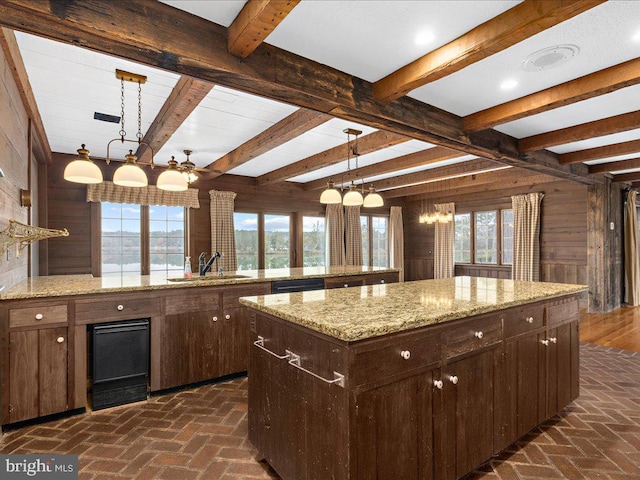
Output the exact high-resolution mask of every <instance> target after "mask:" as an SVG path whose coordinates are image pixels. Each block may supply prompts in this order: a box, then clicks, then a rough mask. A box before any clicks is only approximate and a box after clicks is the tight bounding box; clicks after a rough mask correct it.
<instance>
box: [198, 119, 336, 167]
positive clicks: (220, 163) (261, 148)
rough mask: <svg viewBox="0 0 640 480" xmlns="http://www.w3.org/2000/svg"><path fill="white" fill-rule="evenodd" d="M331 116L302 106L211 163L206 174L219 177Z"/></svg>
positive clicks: (320, 123)
mask: <svg viewBox="0 0 640 480" xmlns="http://www.w3.org/2000/svg"><path fill="white" fill-rule="evenodd" d="M331 118H332V117H331V115H326V114H324V113H320V112H314V111H312V110H307V109H306V108H300V109H298V110H296V111H295V112H293V113H292V114H291V115H289V116H287V117H285V118H283V119H282V120H280V121H279V122H277V123H275V124H273V125H271V126H270V127H269V128H267V129H266V130H265V131H263V132H261V133H259V134H258V135H256V136H255V137H253V138H252V139H251V140H249V141H247V142H245V143H243V144H242V145H240V146H239V147H238V148H236V149H235V150H233V151H231V152H229V153H227V154H226V155H224V156H223V157H220V158H219V159H218V160H216V161H215V162H213V163H212V164H210V165H209V166H208V167H206V168H207V170H209V172H207V173H206V174H204V176H205V177H206V178H208V179H211V178H215V177H219V176H220V175H223V174H225V173H227V172H228V171H229V170H231V169H233V168H235V167H237V166H240V165H242V164H243V163H246V162H248V161H249V160H251V159H253V158H255V157H258V156H260V155H262V154H263V153H266V152H268V151H269V150H273V149H274V148H276V147H279V146H280V145H282V144H284V143H287V142H288V141H289V140H292V139H294V138H295V137H297V136H299V135H302V134H303V133H305V132H307V131H309V130H311V129H313V128H315V127H317V126H319V125H322V124H323V123H325V122H327V121H329V120H331Z"/></svg>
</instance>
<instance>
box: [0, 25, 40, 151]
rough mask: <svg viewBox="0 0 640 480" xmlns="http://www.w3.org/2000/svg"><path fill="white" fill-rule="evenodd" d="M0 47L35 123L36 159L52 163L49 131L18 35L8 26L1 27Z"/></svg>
mask: <svg viewBox="0 0 640 480" xmlns="http://www.w3.org/2000/svg"><path fill="white" fill-rule="evenodd" d="M0 47H2V50H3V51H4V56H5V57H6V59H7V63H8V64H9V67H10V69H11V74H12V75H13V79H14V81H15V82H16V86H17V87H18V91H19V92H20V98H21V99H22V104H23V105H24V108H25V110H26V111H27V115H28V116H29V119H30V120H31V123H32V124H33V126H32V129H33V139H34V140H35V141H34V147H35V152H36V159H37V160H38V161H39V162H40V161H42V160H44V161H46V162H47V163H51V146H50V145H49V140H48V139H47V133H46V132H45V129H44V124H43V123H42V117H41V116H40V111H39V110H38V105H37V103H36V99H35V97H34V96H33V90H32V89H31V83H30V82H29V75H28V74H27V69H26V68H25V66H24V62H23V60H22V55H21V54H20V48H19V47H18V42H17V41H16V36H15V34H14V33H13V31H12V30H8V29H6V28H2V29H0Z"/></svg>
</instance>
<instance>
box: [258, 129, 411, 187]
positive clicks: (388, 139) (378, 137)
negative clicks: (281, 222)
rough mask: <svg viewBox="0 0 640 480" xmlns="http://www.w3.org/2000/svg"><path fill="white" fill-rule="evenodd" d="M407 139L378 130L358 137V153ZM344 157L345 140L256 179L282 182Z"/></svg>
mask: <svg viewBox="0 0 640 480" xmlns="http://www.w3.org/2000/svg"><path fill="white" fill-rule="evenodd" d="M408 140H410V138H409V137H405V136H403V135H398V134H397V133H390V132H385V131H383V130H378V131H375V132H373V133H370V134H369V135H365V136H363V137H360V138H359V139H358V154H359V155H366V154H368V153H371V152H375V151H377V150H382V149H383V148H387V147H392V146H393V145H398V144H399V143H404V142H406V141H408ZM346 159H347V147H346V142H345V144H344V145H338V146H337V147H333V148H330V149H329V150H325V151H324V152H320V153H316V154H315V155H311V156H310V157H307V158H304V159H302V160H300V161H298V162H295V163H292V164H290V165H285V166H284V167H282V168H278V169H277V170H273V171H271V172H269V173H265V174H264V175H260V176H259V177H258V178H257V180H256V181H257V183H258V185H260V186H261V185H269V184H271V183H276V182H283V181H285V180H287V179H288V178H293V177H296V176H298V175H302V174H305V173H309V172H313V171H315V170H319V169H321V168H324V167H328V166H330V165H335V164H336V163H340V162H344V161H345V160H346ZM352 163H353V162H352ZM352 167H353V164H352Z"/></svg>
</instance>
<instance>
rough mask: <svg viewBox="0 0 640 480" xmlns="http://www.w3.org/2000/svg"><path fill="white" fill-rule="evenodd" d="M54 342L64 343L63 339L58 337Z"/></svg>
mask: <svg viewBox="0 0 640 480" xmlns="http://www.w3.org/2000/svg"><path fill="white" fill-rule="evenodd" d="M56 342H58V343H64V337H58V338H57V339H56Z"/></svg>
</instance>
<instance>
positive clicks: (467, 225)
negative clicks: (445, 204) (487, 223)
mask: <svg viewBox="0 0 640 480" xmlns="http://www.w3.org/2000/svg"><path fill="white" fill-rule="evenodd" d="M454 225H455V234H454V240H453V261H454V262H455V263H471V214H470V213H463V214H460V215H456V216H455V218H454Z"/></svg>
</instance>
